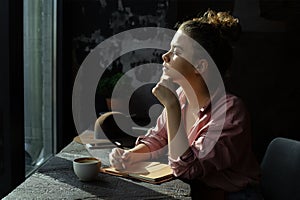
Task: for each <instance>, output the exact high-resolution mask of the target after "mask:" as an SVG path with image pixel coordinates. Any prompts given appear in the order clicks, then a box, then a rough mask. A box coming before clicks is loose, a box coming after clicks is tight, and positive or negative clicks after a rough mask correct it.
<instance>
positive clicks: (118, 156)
mask: <svg viewBox="0 0 300 200" xmlns="http://www.w3.org/2000/svg"><path fill="white" fill-rule="evenodd" d="M123 153H124V150H123V149H120V148H114V149H113V150H112V152H111V153H110V154H109V163H110V165H111V166H112V167H114V168H115V169H117V170H120V169H124V167H123V164H122V155H123Z"/></svg>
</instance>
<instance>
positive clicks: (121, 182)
mask: <svg viewBox="0 0 300 200" xmlns="http://www.w3.org/2000/svg"><path fill="white" fill-rule="evenodd" d="M38 172H39V173H42V174H44V175H47V176H50V177H52V178H54V179H57V180H59V181H60V182H63V183H66V184H69V185H72V186H74V187H76V188H79V189H81V190H83V191H86V192H88V193H90V194H92V195H95V196H97V197H101V198H109V199H112V198H113V199H118V198H120V199H126V198H130V199H144V198H147V199H149V198H151V199H182V198H181V197H180V196H187V194H184V192H183V191H182V190H181V189H180V187H178V188H176V187H174V184H170V186H169V187H168V183H167V185H166V187H165V186H164V187H162V185H153V184H148V183H142V182H137V183H138V184H139V185H138V184H135V181H130V180H126V179H123V178H120V177H115V176H111V175H108V174H102V173H99V176H98V178H97V180H95V181H91V182H81V181H79V180H78V178H77V176H76V175H75V174H74V172H73V166H72V162H71V161H69V160H66V159H63V158H59V157H54V158H52V159H51V160H50V161H49V162H48V163H47V164H46V165H45V166H43V167H41V168H40V169H39V171H38ZM173 188H174V191H172V190H173ZM155 190H156V191H155ZM157 191H162V192H161V193H160V192H157ZM180 191H181V192H182V193H183V194H180ZM163 193H170V194H175V195H176V196H178V197H180V198H174V197H172V196H169V195H167V194H163Z"/></svg>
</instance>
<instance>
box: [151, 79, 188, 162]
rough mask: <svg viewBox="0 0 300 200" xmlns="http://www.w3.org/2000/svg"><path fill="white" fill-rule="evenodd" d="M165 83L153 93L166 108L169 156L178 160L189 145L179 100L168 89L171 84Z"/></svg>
mask: <svg viewBox="0 0 300 200" xmlns="http://www.w3.org/2000/svg"><path fill="white" fill-rule="evenodd" d="M165 81H167V82H168V80H164V79H162V80H161V81H160V82H159V83H158V84H157V85H156V87H154V88H153V90H152V92H153V94H154V95H155V96H156V97H157V98H158V100H159V101H160V102H161V103H162V104H163V105H164V106H165V108H166V112H167V132H168V147H169V156H170V157H171V158H173V159H177V158H178V157H179V156H181V155H182V154H183V153H184V152H185V151H186V150H187V149H188V147H189V144H188V139H187V134H186V132H185V130H184V127H183V123H182V119H181V110H180V104H179V101H178V98H177V96H176V95H175V94H174V92H172V91H171V90H170V89H168V88H167V87H166V85H167V84H169V83H164V82H165Z"/></svg>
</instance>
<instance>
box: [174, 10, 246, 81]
mask: <svg viewBox="0 0 300 200" xmlns="http://www.w3.org/2000/svg"><path fill="white" fill-rule="evenodd" d="M176 27H177V28H179V29H180V30H183V31H184V32H185V33H186V34H188V35H189V36H190V37H192V38H193V39H194V40H196V41H197V42H198V43H199V44H200V45H201V46H202V47H203V48H205V50H206V51H207V52H208V53H209V55H210V56H211V57H212V59H213V60H214V62H215V63H216V65H217V67H218V69H219V71H220V73H221V75H222V76H224V75H225V73H226V72H227V70H228V69H229V67H230V65H231V62H232V57H233V56H232V54H233V52H232V46H231V43H232V42H233V41H236V40H237V39H238V38H239V35H240V33H241V26H240V24H239V20H238V19H237V18H234V17H233V16H231V15H230V14H229V12H215V11H213V10H208V11H207V12H205V13H204V14H203V16H202V17H199V18H194V19H191V20H188V21H185V22H183V23H182V24H179V25H177V26H176Z"/></svg>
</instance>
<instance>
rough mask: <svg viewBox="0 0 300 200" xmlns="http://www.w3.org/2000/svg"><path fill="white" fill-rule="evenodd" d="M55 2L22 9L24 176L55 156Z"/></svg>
mask: <svg viewBox="0 0 300 200" xmlns="http://www.w3.org/2000/svg"><path fill="white" fill-rule="evenodd" d="M54 2H55V1H45V0H36V1H32V0H25V1H24V5H23V8H24V10H23V12H24V15H23V16H24V20H23V22H24V28H23V30H24V32H23V34H24V35H23V36H24V38H23V39H24V126H25V130H24V132H25V163H26V175H28V174H30V173H31V172H32V171H33V170H34V169H36V168H37V167H38V166H40V165H41V164H42V163H43V162H44V161H46V160H47V159H48V158H49V157H51V156H52V155H53V152H54V139H55V138H54V130H55V128H54V123H53V122H54V119H53V117H54V116H55V115H54V114H53V111H54V104H53V102H54V101H53V99H54V95H53V94H54V91H53V88H54V87H53V86H54V79H53V77H54V76H53V75H54V67H53V66H54V61H53V58H54V55H55V52H54V41H55V37H54V36H55V34H54V33H55V32H54V31H55V24H54V14H55V12H54V10H55V4H54Z"/></svg>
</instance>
